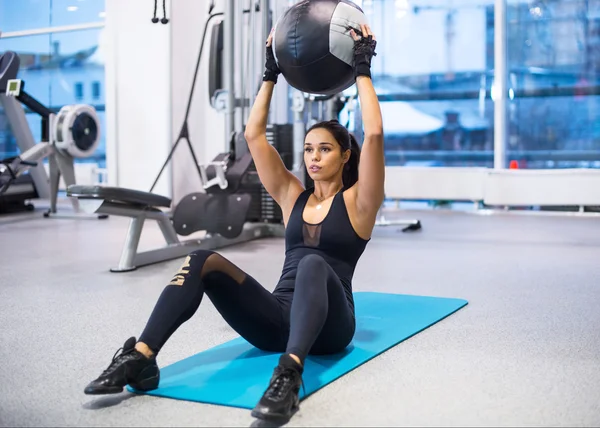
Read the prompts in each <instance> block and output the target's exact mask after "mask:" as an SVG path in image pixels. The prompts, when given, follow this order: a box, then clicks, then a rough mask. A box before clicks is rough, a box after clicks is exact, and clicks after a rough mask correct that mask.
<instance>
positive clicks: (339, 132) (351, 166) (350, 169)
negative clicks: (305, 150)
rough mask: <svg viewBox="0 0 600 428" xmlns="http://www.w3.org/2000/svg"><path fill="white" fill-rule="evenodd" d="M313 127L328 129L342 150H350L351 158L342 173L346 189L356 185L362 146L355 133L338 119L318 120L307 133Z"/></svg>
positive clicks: (311, 128)
mask: <svg viewBox="0 0 600 428" xmlns="http://www.w3.org/2000/svg"><path fill="white" fill-rule="evenodd" d="M313 129H326V130H328V131H329V132H330V133H331V135H333V138H335V140H336V141H337V142H338V144H339V145H340V147H341V148H342V152H345V151H346V150H350V159H348V162H346V165H344V172H343V173H342V183H343V184H344V188H345V189H349V188H350V187H352V186H354V184H355V183H356V182H357V181H358V162H359V159H360V146H359V145H358V142H357V141H356V138H355V137H354V135H352V134H351V133H350V132H349V131H348V129H346V127H345V126H344V125H342V124H341V123H340V122H338V121H337V120H327V121H323V122H317V123H315V124H314V125H313V126H311V127H310V128H309V129H308V130H307V131H306V133H307V134H308V133H309V132H310V131H312V130H313Z"/></svg>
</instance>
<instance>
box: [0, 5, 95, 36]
mask: <svg viewBox="0 0 600 428" xmlns="http://www.w3.org/2000/svg"><path fill="white" fill-rule="evenodd" d="M104 6H105V5H104V0H86V1H77V0H0V29H2V32H3V33H10V32H13V31H25V30H33V29H38V28H48V27H59V26H62V25H76V24H85V23H90V22H102V21H103V20H104Z"/></svg>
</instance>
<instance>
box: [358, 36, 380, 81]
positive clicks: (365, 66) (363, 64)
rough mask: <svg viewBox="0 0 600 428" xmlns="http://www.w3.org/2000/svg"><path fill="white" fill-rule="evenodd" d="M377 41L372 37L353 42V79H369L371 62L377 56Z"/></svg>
mask: <svg viewBox="0 0 600 428" xmlns="http://www.w3.org/2000/svg"><path fill="white" fill-rule="evenodd" d="M376 46H377V41H376V40H373V36H367V37H362V36H361V38H360V39H359V40H356V41H355V42H354V78H355V79H356V78H357V77H358V76H367V77H368V78H371V60H372V59H373V57H374V56H376V55H377V54H376V53H375V47H376Z"/></svg>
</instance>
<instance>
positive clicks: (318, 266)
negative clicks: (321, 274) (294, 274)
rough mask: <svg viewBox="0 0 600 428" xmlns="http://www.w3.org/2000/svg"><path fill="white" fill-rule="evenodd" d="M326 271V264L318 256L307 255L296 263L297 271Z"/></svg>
mask: <svg viewBox="0 0 600 428" xmlns="http://www.w3.org/2000/svg"><path fill="white" fill-rule="evenodd" d="M326 269H327V262H326V261H325V259H324V258H323V257H322V256H319V255H318V254H309V255H307V256H304V257H303V258H302V259H300V262H299V263H298V270H299V271H309V272H310V271H320V270H326Z"/></svg>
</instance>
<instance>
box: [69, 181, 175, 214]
mask: <svg viewBox="0 0 600 428" xmlns="http://www.w3.org/2000/svg"><path fill="white" fill-rule="evenodd" d="M67 196H71V197H74V198H77V199H103V200H106V201H109V202H115V203H121V204H128V205H143V206H148V207H165V208H170V207H171V199H169V198H167V197H165V196H161V195H156V194H154V193H149V192H142V191H141V190H133V189H125V188H122V187H108V186H82V185H72V186H69V187H68V188H67Z"/></svg>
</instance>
